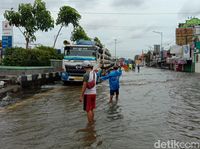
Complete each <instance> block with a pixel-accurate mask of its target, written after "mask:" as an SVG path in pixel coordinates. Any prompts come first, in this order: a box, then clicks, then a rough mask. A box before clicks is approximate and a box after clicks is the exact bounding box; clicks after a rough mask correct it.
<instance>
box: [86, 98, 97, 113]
mask: <svg viewBox="0 0 200 149" xmlns="http://www.w3.org/2000/svg"><path fill="white" fill-rule="evenodd" d="M95 108H96V95H95V94H92V95H84V100H83V110H84V111H86V112H89V111H91V110H93V109H95Z"/></svg>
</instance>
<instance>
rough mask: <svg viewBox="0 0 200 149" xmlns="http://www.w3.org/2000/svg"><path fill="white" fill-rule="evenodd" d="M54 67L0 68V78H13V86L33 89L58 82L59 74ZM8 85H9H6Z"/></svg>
mask: <svg viewBox="0 0 200 149" xmlns="http://www.w3.org/2000/svg"><path fill="white" fill-rule="evenodd" d="M55 70H56V68H54V67H52V66H51V67H12V66H0V76H2V77H5V78H15V79H14V80H15V81H14V83H13V81H12V83H11V84H12V85H13V84H19V85H21V87H22V88H35V87H40V86H41V85H45V84H48V83H54V81H59V80H60V72H59V71H55ZM8 80H9V79H8ZM8 84H9V83H8Z"/></svg>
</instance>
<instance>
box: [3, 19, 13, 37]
mask: <svg viewBox="0 0 200 149" xmlns="http://www.w3.org/2000/svg"><path fill="white" fill-rule="evenodd" d="M12 35H13V26H11V25H10V24H9V22H8V21H2V36H12Z"/></svg>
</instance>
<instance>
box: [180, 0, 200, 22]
mask: <svg viewBox="0 0 200 149" xmlns="http://www.w3.org/2000/svg"><path fill="white" fill-rule="evenodd" d="M199 6H200V1H199V0H192V1H191V0H188V1H186V3H184V4H183V6H182V8H181V9H180V11H179V17H180V18H186V17H191V16H192V17H194V16H199V15H200V9H199Z"/></svg>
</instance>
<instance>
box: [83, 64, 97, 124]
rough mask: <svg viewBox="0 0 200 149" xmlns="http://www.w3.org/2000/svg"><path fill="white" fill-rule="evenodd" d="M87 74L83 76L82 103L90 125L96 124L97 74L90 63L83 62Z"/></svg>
mask: <svg viewBox="0 0 200 149" xmlns="http://www.w3.org/2000/svg"><path fill="white" fill-rule="evenodd" d="M83 67H84V69H85V71H86V73H85V74H84V76H83V86H82V91H81V96H80V102H83V109H84V111H86V112H87V118H88V123H90V124H91V123H94V111H93V110H94V109H95V108H96V79H97V76H96V73H95V72H94V71H93V66H92V64H91V63H90V62H89V61H84V62H83Z"/></svg>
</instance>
